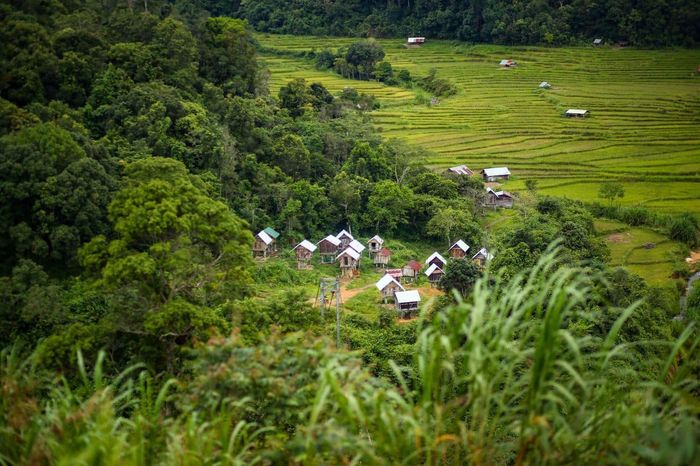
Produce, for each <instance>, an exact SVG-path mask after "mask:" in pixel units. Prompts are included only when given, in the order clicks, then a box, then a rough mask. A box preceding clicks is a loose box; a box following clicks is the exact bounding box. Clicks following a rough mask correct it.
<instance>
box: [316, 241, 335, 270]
mask: <svg viewBox="0 0 700 466" xmlns="http://www.w3.org/2000/svg"><path fill="white" fill-rule="evenodd" d="M316 244H318V249H319V254H320V255H321V263H322V264H332V263H333V262H335V256H336V255H337V254H338V251H339V250H340V240H339V239H338V238H336V237H335V236H333V235H328V236H326V237H325V238H323V239H322V240H321V241H319V242H318V243H316Z"/></svg>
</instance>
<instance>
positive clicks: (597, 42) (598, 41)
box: [593, 39, 603, 45]
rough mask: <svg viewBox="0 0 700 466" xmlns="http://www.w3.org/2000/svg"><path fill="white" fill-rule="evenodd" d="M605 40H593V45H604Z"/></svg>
mask: <svg viewBox="0 0 700 466" xmlns="http://www.w3.org/2000/svg"><path fill="white" fill-rule="evenodd" d="M602 44H603V39H593V45H602Z"/></svg>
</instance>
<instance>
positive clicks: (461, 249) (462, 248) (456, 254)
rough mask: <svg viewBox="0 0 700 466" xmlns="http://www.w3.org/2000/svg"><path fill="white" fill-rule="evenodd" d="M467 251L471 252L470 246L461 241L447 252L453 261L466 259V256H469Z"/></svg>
mask: <svg viewBox="0 0 700 466" xmlns="http://www.w3.org/2000/svg"><path fill="white" fill-rule="evenodd" d="M467 251H469V245H468V244H467V243H465V242H464V241H462V240H461V239H460V240H457V241H456V242H455V244H453V245H452V246H450V249H449V250H448V251H447V252H449V253H450V257H451V258H453V259H464V256H466V255H467Z"/></svg>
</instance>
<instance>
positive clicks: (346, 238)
mask: <svg viewBox="0 0 700 466" xmlns="http://www.w3.org/2000/svg"><path fill="white" fill-rule="evenodd" d="M335 237H336V238H338V239H339V240H340V249H345V248H347V247H348V244H350V242H351V241H352V240H354V239H355V238H353V236H352V235H351V234H350V233H348V232H347V231H346V230H341V231H340V233H338V234H337V235H335Z"/></svg>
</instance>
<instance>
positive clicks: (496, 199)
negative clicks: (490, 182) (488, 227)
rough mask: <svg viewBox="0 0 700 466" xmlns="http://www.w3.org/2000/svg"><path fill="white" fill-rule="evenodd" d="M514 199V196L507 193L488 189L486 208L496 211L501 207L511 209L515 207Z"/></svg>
mask: <svg viewBox="0 0 700 466" xmlns="http://www.w3.org/2000/svg"><path fill="white" fill-rule="evenodd" d="M514 199H515V198H514V197H513V195H512V194H511V193H509V192H507V191H494V190H493V189H491V188H486V199H485V200H484V207H492V208H494V209H496V208H499V207H506V208H510V207H513V201H514Z"/></svg>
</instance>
